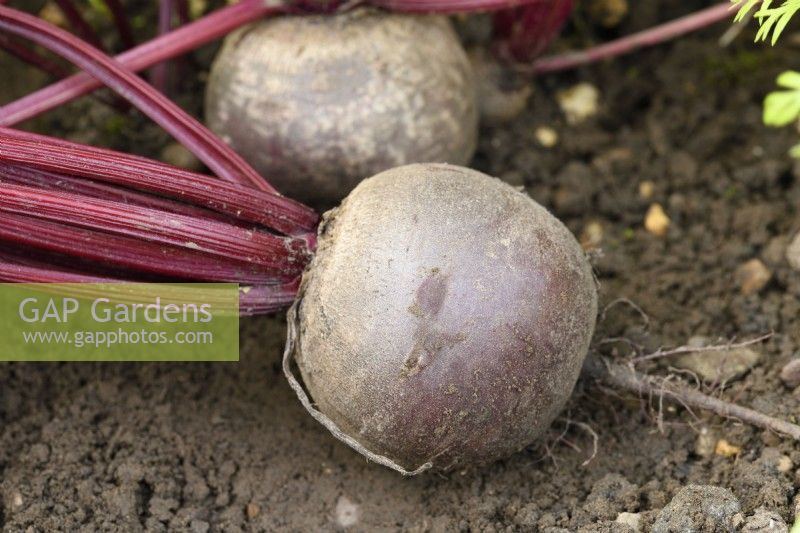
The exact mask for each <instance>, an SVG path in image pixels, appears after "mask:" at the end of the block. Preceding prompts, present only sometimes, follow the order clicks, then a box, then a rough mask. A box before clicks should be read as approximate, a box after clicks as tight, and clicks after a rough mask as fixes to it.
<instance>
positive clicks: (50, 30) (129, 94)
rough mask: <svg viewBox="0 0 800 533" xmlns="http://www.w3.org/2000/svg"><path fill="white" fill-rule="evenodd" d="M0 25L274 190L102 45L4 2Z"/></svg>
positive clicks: (197, 149) (230, 175)
mask: <svg viewBox="0 0 800 533" xmlns="http://www.w3.org/2000/svg"><path fill="white" fill-rule="evenodd" d="M0 29H2V30H5V31H8V32H10V33H12V34H14V35H17V36H19V37H23V38H26V39H29V40H31V41H33V42H35V43H36V44H38V45H40V46H43V47H45V48H47V49H48V50H50V51H52V52H55V53H56V54H58V55H60V56H62V57H64V58H65V59H67V60H69V61H70V62H72V63H74V64H75V65H77V66H78V67H80V68H81V69H83V70H85V71H86V72H88V73H89V74H91V75H92V76H94V77H95V78H97V79H99V80H100V81H102V82H103V83H104V84H105V85H107V86H108V87H110V88H111V89H113V90H114V91H116V92H117V93H118V94H120V95H121V96H122V97H123V98H125V99H126V100H128V101H129V102H130V103H132V104H133V105H135V106H136V107H137V108H138V109H139V110H140V111H142V112H143V113H145V114H146V115H147V116H149V117H150V118H151V119H153V120H154V121H155V122H156V123H158V124H159V125H160V126H161V127H163V128H164V129H165V130H167V131H168V132H169V133H170V134H171V135H172V136H173V137H175V138H176V139H178V140H179V141H180V142H181V143H182V144H184V145H185V146H186V147H187V148H189V149H190V150H191V151H192V152H193V153H194V154H195V155H197V157H198V158H200V160H201V161H203V162H204V163H205V164H206V165H208V166H209V168H211V169H212V170H213V171H214V173H215V174H217V175H218V176H219V177H220V178H222V179H224V180H226V181H230V182H234V183H242V184H247V185H250V186H251V187H254V188H257V189H260V190H264V191H269V192H275V190H274V188H273V187H271V186H270V185H269V184H268V183H267V182H266V181H264V179H263V178H261V176H259V175H258V173H257V172H256V171H255V170H253V168H252V167H250V165H248V164H247V163H246V162H245V161H244V159H242V158H241V156H239V155H238V154H236V152H234V151H233V150H232V149H231V148H230V147H229V146H227V145H226V144H225V143H224V142H222V141H221V140H220V139H219V138H217V137H216V136H215V135H214V134H212V133H211V132H210V131H209V130H208V129H207V128H206V127H205V126H203V125H202V124H200V123H199V122H198V121H197V120H195V119H194V118H192V117H191V116H190V115H189V114H188V113H186V112H185V111H183V110H182V109H180V108H179V107H178V106H177V105H175V104H174V103H173V102H171V101H170V100H169V99H168V98H166V97H165V96H164V95H163V94H161V93H159V92H158V91H156V90H154V89H153V88H152V87H150V86H149V85H147V83H145V82H144V81H143V80H142V79H141V78H139V77H138V76H136V75H135V74H134V73H132V72H130V71H129V70H127V69H125V68H124V67H123V66H122V65H120V64H119V63H117V62H116V61H114V60H113V59H111V58H110V57H108V56H106V55H105V54H103V53H102V52H100V51H99V50H97V49H95V48H93V47H92V46H90V45H88V44H87V43H85V42H83V41H81V40H80V39H78V38H77V37H75V36H73V35H71V34H69V33H68V32H65V31H63V30H61V29H60V28H56V27H55V26H53V25H51V24H48V23H46V22H44V21H42V20H40V19H38V18H36V17H34V16H31V15H28V14H27V13H22V12H20V11H17V10H14V9H11V8H8V7H5V6H0Z"/></svg>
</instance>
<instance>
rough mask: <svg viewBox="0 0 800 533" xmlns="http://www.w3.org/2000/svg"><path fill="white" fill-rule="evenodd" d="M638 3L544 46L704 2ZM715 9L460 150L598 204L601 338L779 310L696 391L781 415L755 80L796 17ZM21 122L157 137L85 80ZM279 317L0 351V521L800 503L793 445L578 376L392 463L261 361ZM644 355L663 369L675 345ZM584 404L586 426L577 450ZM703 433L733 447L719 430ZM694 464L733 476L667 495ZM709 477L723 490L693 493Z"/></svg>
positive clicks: (378, 524) (778, 54) (779, 223)
mask: <svg viewBox="0 0 800 533" xmlns="http://www.w3.org/2000/svg"><path fill="white" fill-rule="evenodd" d="M631 4H633V7H632V12H631V13H630V15H629V16H628V18H627V19H626V20H625V21H624V22H623V23H622V25H621V26H619V27H618V28H616V29H613V30H600V29H596V28H594V27H593V25H592V23H591V21H590V20H589V19H587V18H586V17H585V16H584V15H580V16H579V18H578V19H577V22H575V23H573V24H572V25H571V26H570V28H568V31H567V32H566V33H565V37H564V40H563V41H562V42H559V43H558V44H557V46H556V48H566V47H569V46H581V45H585V44H587V43H588V42H589V41H591V40H593V39H594V40H600V39H605V38H609V37H613V36H614V35H617V34H624V33H628V32H631V31H634V30H636V29H640V28H643V27H646V26H648V25H651V24H653V23H656V22H659V21H662V20H666V19H668V18H672V17H674V16H677V15H679V14H683V13H687V12H689V11H690V9H692V8H697V7H701V6H702V5H705V4H706V3H705V2H694V1H693V2H687V1H677V0H669V1H667V0H664V1H653V2H641V3H639V2H637V3H631ZM722 31H723V27H722V26H718V27H715V28H713V29H710V30H707V31H705V32H702V33H700V34H696V35H693V36H691V37H687V38H684V39H682V40H680V41H678V42H674V43H670V44H666V45H663V46H659V47H657V48H654V49H651V50H647V51H642V52H639V53H636V54H634V55H631V56H628V57H625V58H623V59H619V60H615V61H613V62H609V63H604V64H600V65H595V66H592V67H588V68H583V69H580V70H578V71H575V72H571V73H566V74H561V75H551V76H546V77H542V78H541V79H538V80H537V81H536V82H535V92H534V96H533V98H532V100H531V102H530V105H529V107H528V110H527V111H526V112H525V113H524V114H523V115H522V116H520V117H519V118H518V119H517V120H516V121H514V122H513V123H511V124H510V125H508V126H504V127H495V128H486V129H484V130H483V131H482V135H481V141H480V150H479V154H478V156H477V158H476V161H475V166H476V167H477V168H479V169H481V170H484V171H486V172H488V173H491V174H494V175H497V176H500V177H502V178H503V179H505V180H507V181H509V182H510V183H512V184H514V185H518V186H522V187H525V188H526V189H527V190H528V191H529V192H530V194H531V195H532V196H533V197H534V198H535V199H536V200H538V201H539V202H541V203H543V204H544V205H546V206H547V207H548V208H550V209H551V210H552V211H553V212H554V213H555V214H556V215H557V216H558V217H559V218H561V219H562V220H563V221H564V222H565V223H566V224H567V225H568V226H569V228H570V229H571V230H573V231H574V232H575V233H576V235H582V234H585V233H587V227H591V228H593V235H595V237H596V236H597V233H598V232H597V227H598V226H597V225H596V224H599V225H600V227H601V228H602V239H601V240H600V241H599V245H597V247H596V248H595V249H594V250H593V252H592V257H593V261H594V265H595V269H596V273H597V276H598V279H599V282H600V284H601V300H602V305H603V306H604V305H608V304H609V303H611V302H614V301H616V300H618V299H620V298H625V299H628V300H629V301H631V302H633V303H635V304H636V306H638V307H639V308H640V309H641V310H642V311H643V312H644V313H646V315H647V318H648V320H647V321H643V319H642V316H641V314H640V313H639V312H638V311H636V310H635V309H634V308H633V307H632V306H630V305H625V304H618V305H613V306H612V307H611V308H610V309H609V310H608V312H606V313H605V315H604V316H603V317H601V319H600V322H599V326H598V331H597V334H596V337H595V346H596V348H595V350H596V351H599V352H601V353H603V354H605V355H607V356H609V357H615V358H619V359H623V358H627V357H630V355H631V349H630V347H629V346H630V345H629V343H628V342H617V343H608V342H603V341H604V339H609V338H620V337H622V338H625V339H627V340H628V341H630V342H632V343H635V344H636V345H638V346H641V347H642V350H644V351H648V350H653V349H655V348H657V347H658V346H662V345H663V346H676V345H682V344H685V343H687V342H688V340H689V338H690V337H693V336H698V335H702V336H705V337H709V338H712V339H714V338H725V339H729V338H734V337H735V338H738V339H742V338H747V337H749V336H755V335H758V334H762V333H764V332H769V331H774V332H775V335H774V336H773V337H772V338H770V339H769V340H768V341H766V342H764V343H762V344H759V345H758V346H756V347H755V349H756V350H757V351H759V352H760V353H761V354H762V357H761V359H760V360H759V362H758V363H757V365H756V366H755V368H753V369H752V370H750V371H749V372H748V373H747V374H746V375H745V376H744V377H742V378H739V379H736V380H734V381H732V382H730V383H729V384H728V385H727V387H726V388H724V390H723V389H722V388H720V387H717V388H715V389H714V390H713V393H714V394H718V395H720V396H722V397H723V398H726V399H728V400H731V401H736V402H739V403H741V404H743V405H747V406H750V407H753V408H755V409H758V410H760V411H763V412H765V413H768V414H771V415H774V416H777V417H782V418H788V419H794V418H795V417H797V415H798V413H800V391H798V390H796V391H792V390H790V389H788V388H786V387H785V386H784V385H783V384H782V382H781V380H780V377H779V375H780V371H781V368H782V367H783V366H784V365H785V364H786V363H787V362H788V361H789V360H791V359H792V358H793V357H797V356H798V352H799V351H800V275H798V273H797V272H795V271H793V270H791V269H790V267H789V265H788V264H787V262H786V260H785V259H784V257H783V251H784V250H785V247H786V243H787V241H788V239H789V238H791V236H793V235H794V232H796V231H797V230H798V229H800V217H799V216H798V211H797V208H796V206H797V205H798V204H799V202H800V166H797V165H796V164H794V163H793V162H792V160H791V159H790V158H789V157H788V156H787V150H788V149H789V148H790V147H791V146H792V144H793V143H794V142H796V137H797V135H796V132H795V131H793V130H792V128H787V129H781V130H775V129H767V128H765V127H764V126H763V125H762V123H761V101H762V99H763V97H764V95H765V93H766V92H768V91H769V90H770V89H771V88H772V87H773V83H774V78H775V76H776V74H777V73H779V72H781V71H782V70H784V69H787V68H791V67H792V66H793V65H794V63H793V62H792V60H791V58H792V56H793V54H795V53H796V51H795V50H793V45H792V42H797V41H796V39H793V38H792V36H791V35H787V36H785V37H784V39H783V43H782V44H781V45H780V46H778V47H776V48H774V49H771V48H768V47H765V46H754V45H752V44H751V43H750V37H751V36H752V34H751V33H750V32H749V31H745V33H744V34H743V35H742V36H741V37H740V38H739V39H738V40H737V41H736V42H735V43H734V45H732V46H729V47H726V48H721V47H720V46H719V44H718V37H719V35H720V34H721V32H722ZM210 54H211V50H206V51H203V52H201V53H198V54H195V55H194V56H193V59H191V60H190V61H188V62H185V63H184V64H183V67H182V68H185V69H187V71H188V70H191V71H192V72H198V73H199V75H198V76H184V78H185V79H184V85H182V86H180V87H179V91H180V94H182V95H184V96H182V97H181V98H179V101H180V103H181V104H182V105H184V106H185V107H186V108H187V109H189V110H191V111H194V112H198V111H199V109H200V104H201V94H202V88H201V86H202V82H203V79H204V78H203V72H204V70H205V69H207V67H208V64H209V60H210V57H211V55H210ZM3 62H4V63H3V64H4V65H8V64H9V63H8V60H6V59H3ZM15 69H16V70H17V71H19V72H20V73H21V74H20V76H23V75H27V69H22V68H21V67H19V66H18V65H17V66H16V67H15ZM4 79H15V80H17V79H21V78H19V77H13V76H4ZM30 79H32V80H33V81H31V83H38V82H37V81H36V80H37V79H38V78H35V77H34V78H30ZM187 80H188V82H187ZM39 81H41V80H39ZM577 82H588V83H591V84H592V85H594V86H595V87H596V88H597V89H598V90H599V92H600V106H599V113H598V115H596V116H595V117H593V118H591V119H589V120H587V121H585V122H583V123H580V124H573V125H569V124H567V122H566V121H565V119H564V117H563V115H562V113H561V111H560V110H559V107H558V103H557V100H556V93H557V92H558V91H559V90H562V89H564V88H567V87H570V86H572V85H573V84H575V83H577ZM4 83H5V82H4ZM19 85H20V84H16V83H15V84H10V83H9V84H6V86H5V87H1V88H2V89H3V91H0V98H2V101H6V99H10V98H11V97H13V96H14V95H15V94H16V95H19V94H20V92H19V91H23V90H24V86H23V87H22V88H21V87H20V86H19ZM29 126H30V127H33V128H34V129H37V130H39V131H45V132H50V133H53V134H57V135H60V136H63V137H68V138H72V139H78V140H82V141H85V142H92V143H95V144H101V145H107V146H114V147H116V148H120V149H126V150H129V151H133V152H136V153H142V154H146V155H149V156H152V157H158V156H159V155H160V154H161V148H162V147H163V146H164V145H165V144H166V143H168V142H169V141H168V139H167V137H166V135H165V134H163V133H161V132H160V131H158V129H157V128H156V127H155V126H152V125H149V124H148V122H147V121H146V120H145V119H143V118H141V117H139V116H138V115H136V114H135V113H132V112H130V113H127V114H123V115H120V114H117V113H116V112H114V111H111V110H109V109H108V108H106V107H104V106H103V105H101V104H98V103H97V102H95V101H94V100H92V99H83V100H81V101H79V102H76V103H74V104H71V105H69V106H67V107H65V108H64V109H62V110H60V111H59V112H56V113H52V114H49V115H47V116H46V117H44V118H41V119H38V120H36V121H34V122H33V123H32V124H30V125H29ZM545 126H546V127H549V128H552V129H554V130H555V131H556V132H557V133H558V137H559V141H558V143H557V144H556V145H555V146H554V147H551V148H545V147H543V146H541V145H540V144H539V143H538V142H537V140H536V130H537V129H538V128H540V127H545ZM645 181H648V182H652V184H653V192H652V197H650V198H649V199H643V198H642V196H641V194H640V185H641V183H642V182H645ZM652 203H659V204H660V205H661V206H663V209H664V211H665V212H666V214H667V215H668V217H669V218H670V219H671V225H670V227H669V230H668V232H667V233H666V235H665V236H664V237H657V236H655V235H653V234H652V233H650V232H648V231H647V230H646V229H645V228H644V224H643V221H644V218H645V215H646V213H647V211H648V208H649V206H650V204H652ZM595 242H597V241H596V240H595ZM753 258H760V259H761V260H762V261H763V262H764V264H765V265H766V266H767V267H768V268H769V269H770V270H771V271H772V274H773V275H772V279H771V281H770V282H769V283H768V284H767V286H766V287H764V288H763V289H762V290H761V291H760V292H756V293H752V294H749V295H743V294H742V293H741V291H740V289H739V286H738V284H737V282H736V276H735V272H736V269H737V268H738V267H739V266H740V265H741V264H743V263H745V262H746V261H748V260H750V259H753ZM283 323H284V319H283V317H267V318H256V319H248V320H245V321H243V324H242V338H243V340H242V347H241V348H242V349H241V361H240V362H239V363H236V364H233V363H230V364H67V363H64V364H4V365H0V384H2V385H0V527H1V528H2V529H4V530H7V531H50V530H64V531H67V530H69V531H77V530H83V531H95V530H122V531H139V530H148V531H151V530H152V531H161V530H180V531H197V532H203V531H332V530H339V529H345V528H349V529H350V530H353V531H394V530H409V531H452V530H461V531H550V532H556V531H581V532H591V531H597V532H609V531H620V532H623V531H632V529H630V528H629V527H628V526H625V525H622V524H621V523H618V522H615V520H616V519H617V518H618V516H619V515H620V514H621V513H634V514H638V519H639V520H640V527H641V528H642V530H643V531H650V530H651V529H656V530H662V531H681V530H689V529H686V528H690V527H691V526H690V525H686V524H691V523H692V522H691V521H692V520H693V516H694V515H695V514H697V509H701V510H702V509H712V508H713V509H723V510H727V511H725V512H728V511H730V513H732V514H733V515H736V516H733V515H731V514H730V513H729V515H725V520H726V521H727V522H725V524H727V525H724V526H723V525H721V524H722V522H719V521H715V520H714V519H713V517H712V516H711V515H709V514H706V515H704V517H703V519H702V520H700V521H699V522H696V523H697V524H700V525H699V526H698V529H697V530H703V531H715V530H720V531H724V530H727V528H729V527H731V528H739V527H750V529H749V530H750V531H766V530H767V529H763V528H761V529H758V527H759V526H758V524H769V523H779V522H780V520H783V521H786V523H791V521H792V520H793V518H794V517H793V515H794V512H793V506H794V498H795V495H796V493H797V491H798V488H800V471H798V470H797V468H798V467H800V445H798V444H796V443H793V442H791V441H789V440H786V439H782V438H780V437H778V436H776V435H774V434H771V433H769V432H767V431H763V430H759V429H754V428H752V427H748V426H745V425H742V424H739V423H737V422H736V421H730V420H722V419H719V418H717V417H714V416H709V415H708V414H706V413H702V412H693V411H690V410H687V409H685V408H682V407H680V406H678V407H675V406H669V405H668V404H664V405H663V409H661V407H662V406H661V404H660V402H658V401H657V399H653V400H652V401H648V399H640V398H637V397H633V396H630V395H627V394H624V393H622V394H620V393H618V392H615V391H610V390H608V389H606V388H604V387H602V386H598V385H597V384H594V383H592V382H590V381H588V380H583V381H581V382H580V383H579V385H578V388H577V389H576V392H575V394H574V395H573V398H572V400H571V402H570V404H569V406H568V407H567V409H566V410H565V412H564V414H563V417H562V418H561V419H560V420H559V421H557V422H556V423H555V424H554V427H553V428H552V431H551V434H550V435H549V436H548V438H547V439H545V440H544V441H543V442H540V443H538V444H536V445H534V446H532V447H531V448H530V449H527V450H525V451H522V452H520V453H517V454H516V455H514V456H512V457H510V458H508V459H506V460H504V461H500V462H497V463H494V464H491V465H488V466H485V467H481V468H474V469H470V470H465V471H458V472H453V473H450V474H448V475H422V476H419V477H416V478H411V479H406V478H402V477H399V476H398V475H396V474H395V473H393V472H391V471H389V470H387V469H385V468H383V467H380V466H376V465H373V464H369V463H367V462H366V461H365V460H364V459H363V458H362V457H360V456H358V455H356V454H355V453H354V452H352V451H351V450H350V449H349V448H347V447H346V446H344V445H343V444H340V443H339V442H337V441H336V440H334V439H333V438H332V437H331V435H329V434H328V433H327V432H326V431H325V430H324V429H323V428H322V427H320V426H319V425H318V424H317V423H316V422H314V420H313V419H311V417H310V416H308V415H307V414H306V413H305V412H303V409H302V407H301V406H300V404H299V402H298V401H297V399H296V398H295V397H294V396H293V393H292V392H291V390H290V389H289V387H288V386H287V384H286V381H285V379H284V378H283V376H282V374H281V372H280V368H279V366H280V365H279V361H280V356H281V352H282V347H283V342H284V325H283ZM643 369H644V370H648V371H650V372H653V373H659V374H662V375H666V374H667V373H670V372H673V370H672V369H671V368H670V367H669V361H662V362H658V363H656V364H653V365H652V366H650V367H643ZM676 379H677V378H676ZM570 422H573V423H570ZM574 422H581V423H584V424H586V426H581V425H579V424H576V423H574ZM586 427H588V428H591V429H592V430H593V431H594V432H596V433H597V436H598V438H599V439H598V448H597V453H596V455H595V456H594V457H590V456H591V455H592V453H591V452H592V436H591V434H590V432H589V431H587V430H586ZM720 439H724V441H725V442H726V443H727V444H728V446H727V447H725V446H721V447H720V446H718V444H719V441H720ZM715 448H716V453H715ZM589 459H591V460H589ZM787 461H788V462H787ZM689 485H714V486H716V487H720V488H723V489H728V490H729V491H730V492H729V491H728V490H726V491H721V490H717V489H697V488H692V489H691V490H690V493H682V496H681V498H679V499H677V500H676V502H673V505H671V506H668V504H669V503H670V501H671V500H672V498H673V497H674V496H675V495H676V494H678V492H679V491H680V490H681V489H682V488H684V487H687V486H689ZM717 492H722V493H723V494H722V496H719V497H720V498H722V500H721V501H720V502H717V503H716V504H715V503H714V502H710V503H709V502H707V501H706V502H705V503H697V504H696V505H695V503H693V502H696V501H698V499H703V498H710V497H711V496H703V495H704V494H715V493H717ZM680 502H688V503H686V504H685V505H680ZM687 507H692V509H691V510H692V511H693V514H692V513H690V510H689V509H687ZM662 510H664V511H663V512H662ZM709 512H710V511H709ZM720 512H722V511H720ZM659 513H661V516H659ZM680 513H686V514H685V515H681V516H676V515H680ZM769 513H774V514H769ZM690 514H692V516H690ZM700 514H703V513H700ZM621 518H630V516H629V515H623V517H621ZM665 524H667V525H665ZM669 524H682V525H679V526H674V527H673V529H669V527H672V526H669ZM743 524H744V525H743ZM654 525H656V526H657V527H656V528H654ZM764 527H768V526H764ZM658 528H662V529H658ZM663 528H667V529H663ZM754 528H755V529H754Z"/></svg>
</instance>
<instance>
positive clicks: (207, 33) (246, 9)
mask: <svg viewBox="0 0 800 533" xmlns="http://www.w3.org/2000/svg"><path fill="white" fill-rule="evenodd" d="M0 4H2V2H0ZM285 10H286V8H284V7H282V6H279V5H275V6H271V5H268V3H267V2H265V1H264V0H242V1H241V2H239V3H237V4H234V5H232V6H229V7H225V8H222V9H219V10H217V11H215V12H214V13H211V14H209V15H207V16H205V17H203V18H201V19H198V20H196V21H195V22H192V23H191V24H188V25H186V26H183V27H181V28H179V29H177V30H175V31H172V32H170V33H168V34H166V35H163V36H160V37H158V38H156V39H153V40H152V41H149V42H147V43H145V44H142V45H140V46H137V47H136V48H133V49H131V50H129V51H127V52H125V53H123V54H120V55H119V56H117V58H116V59H117V60H118V61H119V62H120V63H121V64H123V65H125V66H126V67H127V68H129V69H130V70H132V71H134V72H138V71H140V70H143V69H146V68H148V67H151V66H153V65H155V64H157V63H159V62H161V61H164V60H166V59H171V58H173V57H176V56H179V55H181V54H184V53H186V52H188V51H191V50H194V49H195V48H198V47H200V46H202V45H204V44H206V43H208V42H210V41H213V40H214V39H217V38H219V37H222V36H224V35H226V34H227V33H229V32H231V31H233V30H234V29H236V28H238V27H240V26H243V25H245V24H247V23H250V22H253V21H254V20H258V19H260V18H262V17H266V16H268V15H272V14H275V13H281V12H285ZM102 85H103V84H102V82H100V81H98V80H96V79H95V78H93V77H92V76H90V75H89V74H86V73H80V74H76V75H74V76H72V77H70V78H67V79H65V80H62V81H60V82H58V83H55V84H53V85H50V86H48V87H45V88H43V89H40V90H38V91H35V92H33V93H31V94H29V95H28V96H25V97H23V98H21V99H19V100H17V101H15V102H12V103H10V104H8V105H6V106H3V107H0V125H1V126H13V125H15V124H19V123H20V122H22V121H24V120H27V119H30V118H33V117H35V116H37V115H39V114H41V113H44V112H45V111H48V110H50V109H53V108H56V107H58V106H59V105H62V104H65V103H67V102H69V101H71V100H73V99H75V98H78V97H79V96H82V95H84V94H86V93H88V92H90V91H92V90H94V89H97V88H98V87H101V86H102Z"/></svg>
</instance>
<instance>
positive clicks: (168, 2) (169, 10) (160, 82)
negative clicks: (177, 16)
mask: <svg viewBox="0 0 800 533" xmlns="http://www.w3.org/2000/svg"><path fill="white" fill-rule="evenodd" d="M174 12H175V5H174V3H173V1H172V0H159V2H158V35H159V36H162V35H166V34H168V33H169V32H170V30H172V15H173V13H174ZM168 67H169V63H168V62H167V61H162V62H161V63H159V64H157V65H156V66H154V67H153V70H152V72H151V74H150V81H151V82H152V84H153V87H155V88H156V90H157V91H158V92H161V93H164V94H167V83H168V80H167V78H168V76H167V68H168Z"/></svg>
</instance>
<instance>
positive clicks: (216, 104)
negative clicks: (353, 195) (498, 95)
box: [206, 9, 478, 204]
mask: <svg viewBox="0 0 800 533" xmlns="http://www.w3.org/2000/svg"><path fill="white" fill-rule="evenodd" d="M206 120H207V121H208V124H209V126H210V127H211V129H213V130H214V131H215V132H216V133H218V134H219V135H220V136H221V137H222V138H223V139H225V140H226V141H227V142H228V143H229V144H230V145H231V146H233V147H234V148H235V149H236V151H237V152H239V153H240V154H242V156H244V157H245V158H246V159H247V160H248V161H249V162H250V163H251V164H253V166H255V168H256V169H258V170H259V171H260V172H261V173H262V174H263V175H264V176H265V177H266V178H267V179H268V180H269V181H270V183H272V184H274V185H275V186H276V187H277V188H278V189H279V190H280V191H281V192H283V193H285V194H287V195H289V196H291V197H294V198H299V199H301V200H305V201H308V202H311V203H316V204H319V203H325V202H328V203H329V204H330V202H331V201H335V202H338V201H339V200H341V199H342V198H343V197H344V196H346V195H347V193H349V192H350V191H351V190H352V189H353V187H355V185H356V184H357V183H358V182H359V181H361V180H362V179H364V178H366V177H369V176H372V175H374V174H377V173H378V172H381V171H383V170H386V169H388V168H392V167H395V166H398V165H404V164H407V163H414V162H428V161H435V162H446V163H453V164H466V163H467V162H468V161H469V160H470V159H471V157H472V154H473V152H474V150H475V144H476V139H477V121H478V117H477V104H476V96H475V82H474V76H473V73H472V66H471V65H470V62H469V60H468V58H467V55H466V53H465V52H464V49H463V48H462V46H461V43H460V42H459V40H458V38H457V36H456V34H455V32H454V31H453V29H452V27H451V26H450V23H449V21H448V20H447V19H446V18H444V17H437V16H415V15H401V14H388V13H383V12H377V11H373V10H367V9H360V10H356V11H354V12H350V13H344V14H338V15H318V16H301V17H280V18H275V19H271V20H265V21H263V22H260V23H258V24H255V25H252V26H249V27H246V28H243V29H241V30H239V31H238V32H236V33H233V34H231V35H230V36H229V37H228V38H227V39H226V41H225V45H224V46H223V48H222V50H221V51H220V53H219V55H218V56H217V58H216V60H215V61H214V65H213V68H212V70H211V75H210V78H209V83H208V88H207V93H206Z"/></svg>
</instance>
